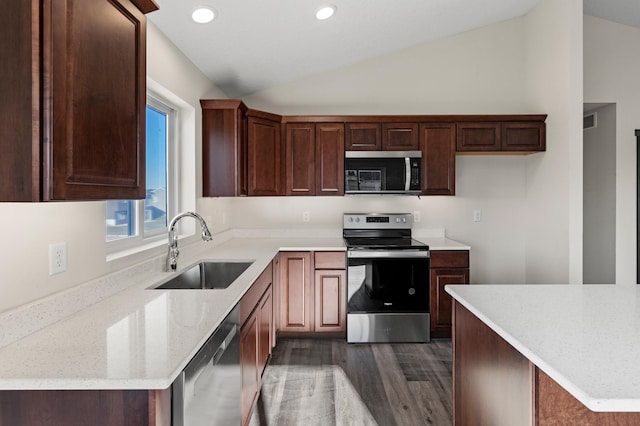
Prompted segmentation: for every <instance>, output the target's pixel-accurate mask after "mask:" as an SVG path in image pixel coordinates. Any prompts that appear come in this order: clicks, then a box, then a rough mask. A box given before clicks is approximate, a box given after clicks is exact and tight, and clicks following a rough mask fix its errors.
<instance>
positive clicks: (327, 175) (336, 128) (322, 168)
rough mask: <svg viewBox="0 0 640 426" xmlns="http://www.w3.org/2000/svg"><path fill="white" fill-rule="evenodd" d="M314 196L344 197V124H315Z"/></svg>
mask: <svg viewBox="0 0 640 426" xmlns="http://www.w3.org/2000/svg"><path fill="white" fill-rule="evenodd" d="M315 154H316V155H315V172H316V179H315V181H316V188H315V189H316V191H315V193H316V195H344V124H341V123H316V153H315Z"/></svg>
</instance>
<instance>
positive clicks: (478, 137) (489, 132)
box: [456, 122, 501, 152]
mask: <svg viewBox="0 0 640 426" xmlns="http://www.w3.org/2000/svg"><path fill="white" fill-rule="evenodd" d="M500 135H501V133H500V123H490V122H482V123H458V135H457V142H456V151H458V152H483V151H500Z"/></svg>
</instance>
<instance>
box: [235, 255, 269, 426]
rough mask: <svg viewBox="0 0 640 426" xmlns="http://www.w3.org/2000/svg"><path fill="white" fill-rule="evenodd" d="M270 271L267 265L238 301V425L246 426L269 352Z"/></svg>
mask: <svg viewBox="0 0 640 426" xmlns="http://www.w3.org/2000/svg"><path fill="white" fill-rule="evenodd" d="M272 283H273V268H272V266H271V265H269V266H268V267H267V268H266V269H265V271H264V272H263V273H262V274H261V275H260V276H259V277H258V279H257V280H256V281H255V282H254V283H253V285H252V286H251V288H250V289H249V290H248V291H247V293H245V295H244V296H243V297H242V300H241V301H240V323H241V324H242V328H241V329H240V367H241V370H242V395H241V412H242V424H243V425H246V424H248V423H249V419H250V418H251V411H252V408H253V405H254V403H255V400H256V397H257V395H258V391H259V390H260V383H261V377H262V372H263V371H264V368H265V367H266V365H267V361H268V360H269V356H270V355H271V349H272V348H273V343H274V341H275V340H274V336H273V293H272V291H273V286H272Z"/></svg>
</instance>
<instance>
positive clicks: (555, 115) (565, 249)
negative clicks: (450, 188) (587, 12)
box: [523, 0, 582, 284]
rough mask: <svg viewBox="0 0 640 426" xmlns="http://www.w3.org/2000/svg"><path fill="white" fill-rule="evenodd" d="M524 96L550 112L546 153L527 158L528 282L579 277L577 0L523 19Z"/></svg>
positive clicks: (545, 5)
mask: <svg viewBox="0 0 640 426" xmlns="http://www.w3.org/2000/svg"><path fill="white" fill-rule="evenodd" d="M525 50H526V52H527V57H526V67H525V69H526V72H525V76H524V77H525V83H526V87H527V91H526V98H527V99H528V101H529V102H530V103H531V105H533V106H534V107H535V108H536V109H538V110H540V111H544V112H546V113H547V114H549V117H548V119H547V152H546V153H545V154H544V155H540V156H531V157H530V158H528V159H527V163H526V180H527V189H526V208H525V212H526V215H525V217H524V218H523V219H524V220H523V226H525V228H526V253H525V255H526V277H527V282H528V283H567V282H570V283H574V284H578V283H581V282H582V1H581V0H566V1H555V0H542V1H540V3H539V4H538V5H537V6H536V8H535V9H534V10H532V11H531V12H530V13H529V14H528V15H527V17H526V42H525Z"/></svg>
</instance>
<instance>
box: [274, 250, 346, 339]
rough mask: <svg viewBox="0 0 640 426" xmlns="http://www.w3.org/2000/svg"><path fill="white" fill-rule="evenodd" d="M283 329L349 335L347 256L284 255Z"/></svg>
mask: <svg viewBox="0 0 640 426" xmlns="http://www.w3.org/2000/svg"><path fill="white" fill-rule="evenodd" d="M279 273H280V282H279V285H280V289H279V294H280V301H279V310H280V318H279V326H278V328H279V330H280V332H282V333H345V332H346V320H347V312H346V307H347V302H346V299H347V288H346V285H347V283H346V271H345V253H344V251H337V252H324V251H318V252H281V253H280V271H279Z"/></svg>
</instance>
